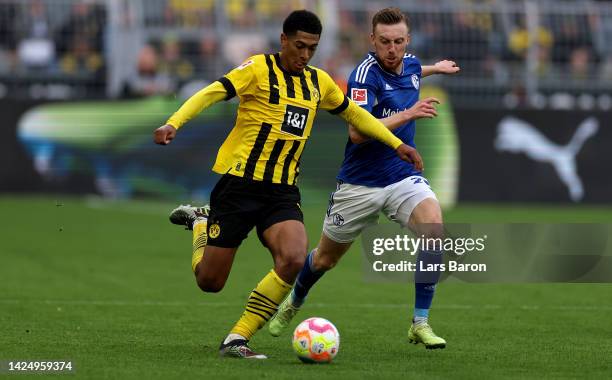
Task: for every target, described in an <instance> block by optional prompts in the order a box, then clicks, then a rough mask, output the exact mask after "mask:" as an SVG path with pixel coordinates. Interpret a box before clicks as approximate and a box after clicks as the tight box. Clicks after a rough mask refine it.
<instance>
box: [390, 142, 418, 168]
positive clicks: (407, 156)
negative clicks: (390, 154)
mask: <svg viewBox="0 0 612 380" xmlns="http://www.w3.org/2000/svg"><path fill="white" fill-rule="evenodd" d="M395 153H397V155H398V157H399V158H401V159H402V160H404V161H406V162H410V163H411V164H413V165H414V168H415V169H416V170H418V171H423V169H424V168H423V159H422V158H421V155H420V154H419V152H417V150H416V149H414V148H413V147H411V146H409V145H406V144H402V145H400V146H398V147H397V149H396V150H395Z"/></svg>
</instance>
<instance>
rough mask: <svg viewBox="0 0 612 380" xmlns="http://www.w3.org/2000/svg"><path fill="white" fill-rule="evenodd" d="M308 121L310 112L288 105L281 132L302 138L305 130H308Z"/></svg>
mask: <svg viewBox="0 0 612 380" xmlns="http://www.w3.org/2000/svg"><path fill="white" fill-rule="evenodd" d="M306 121H308V110H307V109H306V108H301V107H296V106H292V105H291V104H287V109H286V110H285V117H284V119H283V125H282V126H281V131H283V132H287V133H290V134H292V135H294V136H299V137H302V136H303V135H304V129H306Z"/></svg>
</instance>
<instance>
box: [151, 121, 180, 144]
mask: <svg viewBox="0 0 612 380" xmlns="http://www.w3.org/2000/svg"><path fill="white" fill-rule="evenodd" d="M174 136H176V128H174V127H173V126H171V125H170V124H166V125H164V126H161V127H159V128H157V129H156V130H155V132H153V141H155V144H159V145H168V144H170V141H172V140H173V139H174Z"/></svg>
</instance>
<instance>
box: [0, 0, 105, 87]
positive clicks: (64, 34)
mask: <svg viewBox="0 0 612 380" xmlns="http://www.w3.org/2000/svg"><path fill="white" fill-rule="evenodd" d="M64 4H65V5H66V6H65V7H63V9H54V8H53V4H51V3H49V2H48V1H43V0H32V1H29V2H23V3H16V2H0V55H1V56H2V59H1V60H0V61H1V62H2V63H1V64H0V75H2V74H5V75H6V74H9V75H12V74H18V75H22V76H28V75H32V76H40V75H65V76H89V77H93V78H97V79H98V80H100V81H102V80H103V78H104V70H103V69H104V66H105V57H104V46H103V38H104V28H105V25H106V10H105V7H104V6H102V5H101V4H99V3H93V2H90V1H79V0H77V1H73V2H70V3H64Z"/></svg>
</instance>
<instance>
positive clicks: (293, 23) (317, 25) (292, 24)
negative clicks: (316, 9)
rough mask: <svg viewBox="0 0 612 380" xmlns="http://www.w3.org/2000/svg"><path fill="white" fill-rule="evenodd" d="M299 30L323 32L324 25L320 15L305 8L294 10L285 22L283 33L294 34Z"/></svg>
mask: <svg viewBox="0 0 612 380" xmlns="http://www.w3.org/2000/svg"><path fill="white" fill-rule="evenodd" d="M298 30H301V31H302V32H306V33H310V34H321V31H322V30H323V26H322V25H321V20H319V17H318V16H317V15H316V14H314V13H312V12H310V11H307V10H305V9H302V10H299V11H293V12H291V13H290V14H289V16H287V18H286V19H285V22H283V33H285V34H286V35H287V36H294V35H295V34H296V33H297V32H298Z"/></svg>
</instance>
